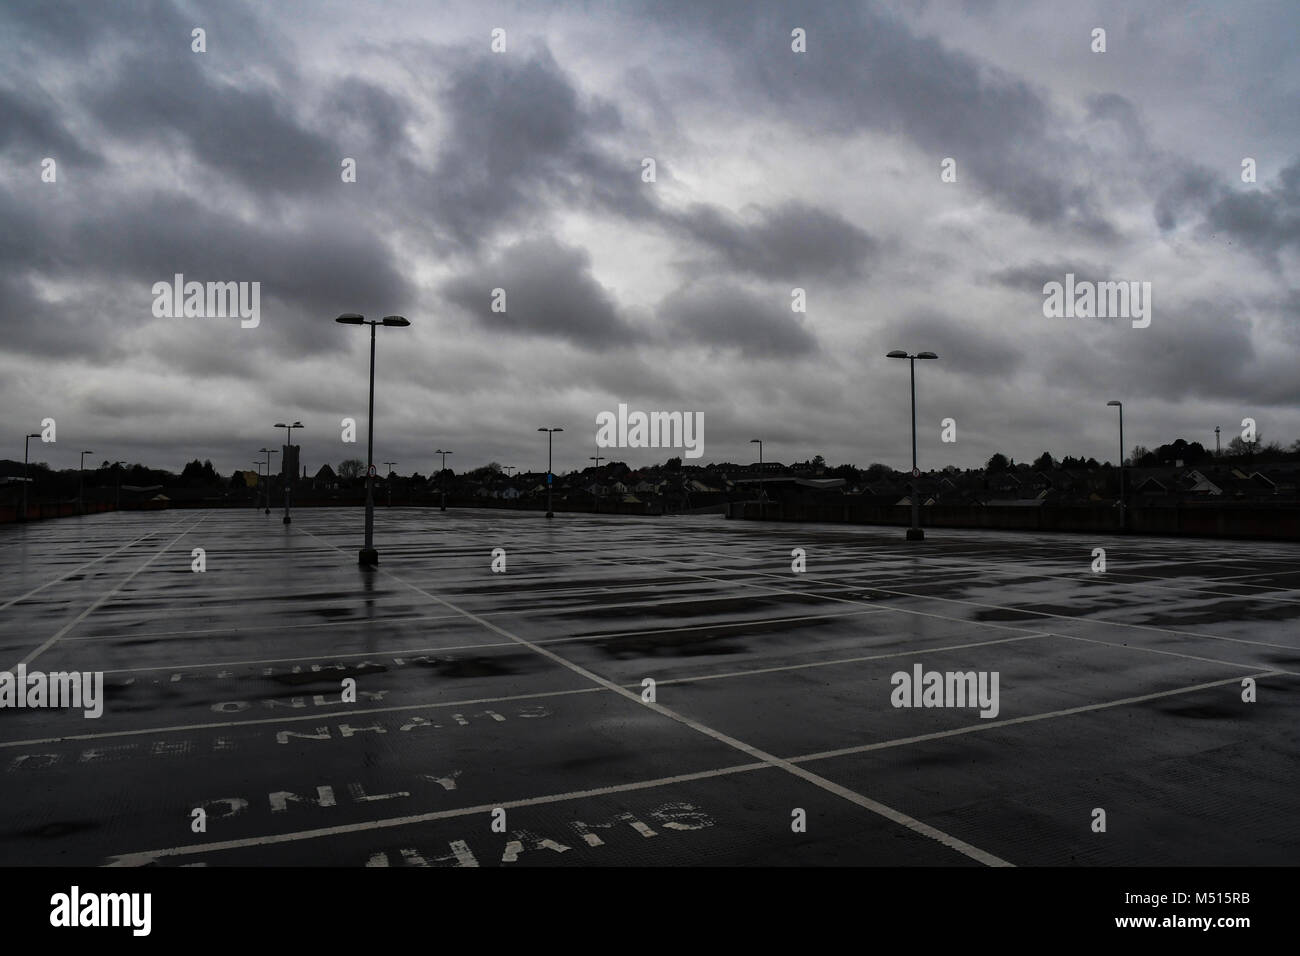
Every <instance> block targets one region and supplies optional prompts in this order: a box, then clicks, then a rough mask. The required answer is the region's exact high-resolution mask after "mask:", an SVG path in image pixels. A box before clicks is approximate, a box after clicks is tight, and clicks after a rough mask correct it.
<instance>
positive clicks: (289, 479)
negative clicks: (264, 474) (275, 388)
mask: <svg viewBox="0 0 1300 956" xmlns="http://www.w3.org/2000/svg"><path fill="white" fill-rule="evenodd" d="M275 427H276V428H283V429H285V432H284V453H285V454H286V455H288V454H289V449H290V448H292V447H293V430H294V429H295V428H306V427H307V426H305V425H304V424H303V423H302V422H298V421H296V422H294V423H293V424H292V425H286V424H285V423H284V422H276V423H275ZM288 460H289V459H288V458H281V459H280V467H281V468H282V469H283V468H284V463H285V462H287V461H288ZM294 471H295V472H296V471H297V468H296V467H295V468H294ZM296 477H297V475H296V474H289V473H288V471H287V470H286V471H285V477H284V523H285V524H289V522H290V521H291V520H292V519H291V518H290V517H289V493H290V490H291V489H292V487H293V481H294V478H296ZM267 494H268V496H269V494H270V492H269V491H268V492H267ZM270 503H271V499H270V498H269V497H268V498H267V504H268V505H269V504H270Z"/></svg>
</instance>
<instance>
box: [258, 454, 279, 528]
mask: <svg viewBox="0 0 1300 956" xmlns="http://www.w3.org/2000/svg"><path fill="white" fill-rule="evenodd" d="M258 451H260V452H261V453H262V454H263V455H265V456H266V513H267V514H270V513H271V456H272V455H274V454H275V453H276V451H275V449H274V448H259V449H258Z"/></svg>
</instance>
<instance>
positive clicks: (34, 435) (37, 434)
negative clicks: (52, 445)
mask: <svg viewBox="0 0 1300 956" xmlns="http://www.w3.org/2000/svg"><path fill="white" fill-rule="evenodd" d="M40 437H41V433H40V432H32V433H31V434H30V435H26V436H24V437H23V520H24V521H26V520H27V446H28V445H30V444H31V441H32V439H33V438H40Z"/></svg>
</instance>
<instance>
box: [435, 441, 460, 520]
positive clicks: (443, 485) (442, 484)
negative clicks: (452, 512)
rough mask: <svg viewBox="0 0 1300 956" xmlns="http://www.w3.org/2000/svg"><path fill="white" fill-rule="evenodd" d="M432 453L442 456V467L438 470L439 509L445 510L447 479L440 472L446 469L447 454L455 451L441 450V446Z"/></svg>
mask: <svg viewBox="0 0 1300 956" xmlns="http://www.w3.org/2000/svg"><path fill="white" fill-rule="evenodd" d="M433 453H434V454H435V455H441V456H442V468H441V469H440V470H439V471H438V487H439V489H440V490H441V491H442V508H441V509H440V510H442V511H446V510H447V479H446V478H444V477H443V475H442V473H443V472H444V471H446V470H447V456H448V455H451V454H455V453H454V452H450V451H443V450H442V449H441V448H438V449H435V450H434V452H433Z"/></svg>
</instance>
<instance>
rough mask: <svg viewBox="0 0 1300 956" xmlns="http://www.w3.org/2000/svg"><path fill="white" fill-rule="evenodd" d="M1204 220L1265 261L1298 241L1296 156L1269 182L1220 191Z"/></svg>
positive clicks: (1299, 176) (1298, 167)
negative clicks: (1243, 189) (1232, 190)
mask: <svg viewBox="0 0 1300 956" xmlns="http://www.w3.org/2000/svg"><path fill="white" fill-rule="evenodd" d="M1206 224H1207V225H1208V226H1209V227H1210V228H1211V229H1214V230H1217V231H1220V232H1225V233H1227V234H1228V235H1230V236H1233V237H1235V238H1236V239H1238V240H1240V242H1241V243H1242V245H1244V246H1246V247H1247V248H1249V249H1251V250H1252V251H1254V252H1256V253H1258V254H1261V255H1262V256H1263V257H1264V258H1265V259H1266V260H1269V261H1274V260H1275V258H1276V255H1277V253H1278V252H1279V251H1280V250H1282V249H1283V248H1285V247H1286V246H1290V245H1295V244H1300V158H1297V159H1295V160H1293V161H1292V163H1291V165H1290V166H1288V167H1286V168H1285V169H1284V170H1282V173H1281V175H1279V177H1278V179H1277V182H1276V183H1275V184H1274V185H1272V186H1266V187H1264V188H1262V189H1252V190H1249V191H1242V192H1226V193H1224V194H1223V195H1222V196H1221V197H1220V198H1219V199H1218V200H1217V201H1216V202H1215V203H1214V204H1213V205H1212V206H1210V208H1209V210H1208V211H1207V213H1206Z"/></svg>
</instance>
